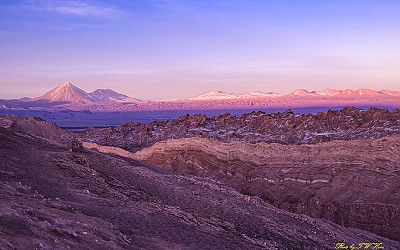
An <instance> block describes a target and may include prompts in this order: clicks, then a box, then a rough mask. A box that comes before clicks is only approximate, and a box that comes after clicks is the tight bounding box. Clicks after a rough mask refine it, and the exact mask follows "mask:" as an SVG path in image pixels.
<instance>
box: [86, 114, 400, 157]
mask: <svg viewBox="0 0 400 250" xmlns="http://www.w3.org/2000/svg"><path fill="white" fill-rule="evenodd" d="M399 133H400V112H399V110H398V109H395V110H393V111H392V112H389V111H388V110H386V109H378V108H369V109H367V110H361V109H357V108H353V107H348V108H344V109H341V110H337V111H334V110H329V111H327V112H319V113H317V114H315V115H314V114H302V115H299V114H294V113H293V112H292V111H291V110H288V111H286V112H283V113H264V112H261V111H257V112H251V113H248V114H244V115H241V116H232V115H230V114H229V113H226V114H223V115H220V116H215V117H211V118H209V117H206V116H205V115H202V114H198V115H193V116H190V115H185V116H182V117H180V118H179V119H175V120H171V121H154V122H151V123H148V124H140V123H133V122H130V123H126V124H123V125H121V126H118V127H115V128H106V129H88V130H87V131H86V132H85V133H84V134H83V135H82V138H83V140H84V141H90V142H96V143H98V144H101V145H108V146H117V147H122V148H124V149H127V150H129V151H137V150H140V149H143V148H145V147H148V146H151V145H153V144H154V143H156V142H158V141H164V140H167V139H177V138H192V137H196V138H209V139H213V140H218V141H222V142H233V141H245V142H249V143H258V142H265V143H274V142H277V143H281V144H313V143H318V142H322V141H330V140H353V139H372V138H380V137H383V136H387V135H393V134H399Z"/></svg>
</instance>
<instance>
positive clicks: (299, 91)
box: [287, 89, 317, 97]
mask: <svg viewBox="0 0 400 250" xmlns="http://www.w3.org/2000/svg"><path fill="white" fill-rule="evenodd" d="M287 96H295V97H302V96H317V94H316V93H315V91H307V90H305V89H296V90H295V91H293V92H292V93H290V94H288V95H287Z"/></svg>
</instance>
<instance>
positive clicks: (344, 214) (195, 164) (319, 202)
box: [130, 135, 400, 240]
mask: <svg viewBox="0 0 400 250" xmlns="http://www.w3.org/2000/svg"><path fill="white" fill-rule="evenodd" d="M399 152H400V135H396V136H389V137H384V138H380V139H374V140H352V141H332V142H326V143H320V144H313V145H301V146H298V145H281V144H265V143H258V144H249V143H246V142H233V143H221V142H218V141H213V140H207V139H196V138H185V139H175V140H168V141H164V142H158V143H156V144H155V145H154V146H152V147H149V148H146V149H143V150H142V151H139V152H136V153H134V154H131V156H130V157H132V158H135V159H137V160H141V161H146V162H149V163H152V164H155V165H157V166H162V167H164V168H166V169H168V170H173V171H175V172H176V173H179V174H182V175H194V176H201V177H211V178H212V179H213V180H216V181H221V182H223V183H225V184H227V185H229V186H231V187H234V188H235V189H236V190H238V191H240V192H242V193H244V194H247V195H251V196H258V197H260V198H262V199H263V200H264V201H266V202H268V203H270V204H273V205H275V206H277V207H280V208H283V209H285V210H288V211H291V212H295V213H301V214H307V215H310V216H313V217H318V218H324V219H328V220H330V221H332V222H335V223H337V224H340V225H344V226H350V227H358V228H362V229H365V230H369V231H371V232H375V233H377V234H380V235H383V236H386V237H389V238H392V239H395V240H400V237H399V235H400V185H399V183H400V172H399V170H400V155H399Z"/></svg>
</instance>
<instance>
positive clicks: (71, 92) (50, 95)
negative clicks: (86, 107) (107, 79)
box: [34, 83, 141, 104]
mask: <svg viewBox="0 0 400 250" xmlns="http://www.w3.org/2000/svg"><path fill="white" fill-rule="evenodd" d="M34 100H48V101H50V102H58V101H64V102H71V103H86V104H90V103H96V102H140V101H141V100H139V99H135V98H132V97H129V96H127V95H123V94H120V93H117V92H115V91H114V90H111V89H97V90H95V91H93V92H92V93H87V92H85V91H83V90H82V89H80V88H78V87H77V86H75V85H73V84H72V83H64V84H61V85H60V86H58V87H56V88H54V89H52V90H50V91H49V92H47V93H46V94H44V95H42V96H40V97H37V98H35V99H34Z"/></svg>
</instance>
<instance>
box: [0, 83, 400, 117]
mask: <svg viewBox="0 0 400 250" xmlns="http://www.w3.org/2000/svg"><path fill="white" fill-rule="evenodd" d="M399 103H400V91H392V90H379V91H378V90H372V89H358V90H351V89H345V90H335V89H324V90H320V91H307V90H305V89H297V90H295V91H293V92H292V93H289V94H278V93H274V92H268V93H265V92H261V91H250V92H247V93H244V94H234V93H226V92H222V91H210V92H206V93H202V94H199V95H197V96H194V97H189V98H186V99H178V100H161V101H144V100H140V99H137V98H132V97H130V96H127V95H124V94H120V93H117V92H115V91H114V90H111V89H97V90H95V91H93V92H91V93H88V92H85V91H84V90H82V89H80V88H78V87H77V86H75V85H73V84H71V83H64V84H62V85H60V86H58V87H56V88H54V89H52V90H50V91H49V92H47V93H45V94H44V95H42V96H40V97H36V98H33V99H30V98H26V97H24V98H21V99H18V100H0V109H35V110H60V109H71V110H83V109H85V110H91V111H132V110H176V109H221V108H223V109H227V108H257V107H259V108H267V107H268V108H270V107H318V106H324V107H328V106H349V105H353V106H357V105H359V106H360V105H364V106H385V107H398V104H399Z"/></svg>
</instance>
